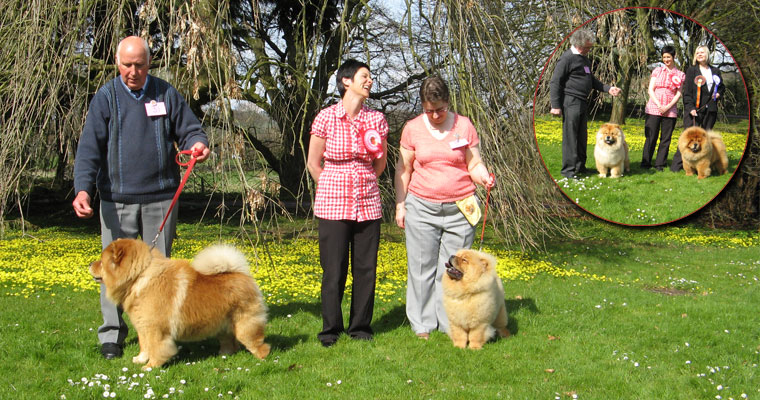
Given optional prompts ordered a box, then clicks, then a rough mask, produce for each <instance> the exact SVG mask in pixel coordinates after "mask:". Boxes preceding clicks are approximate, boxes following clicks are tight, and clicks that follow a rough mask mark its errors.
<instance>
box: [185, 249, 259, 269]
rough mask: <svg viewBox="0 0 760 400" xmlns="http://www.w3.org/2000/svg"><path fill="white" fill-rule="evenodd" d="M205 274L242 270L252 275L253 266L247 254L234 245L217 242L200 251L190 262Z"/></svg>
mask: <svg viewBox="0 0 760 400" xmlns="http://www.w3.org/2000/svg"><path fill="white" fill-rule="evenodd" d="M190 264H191V265H192V266H193V268H195V270H196V271H198V272H199V273H201V274H203V275H215V274H221V273H224V272H240V273H242V274H246V275H249V276H250V275H251V268H250V267H249V266H248V260H247V259H246V258H245V255H244V254H243V253H241V252H240V250H238V249H236V248H235V247H233V246H229V245H224V244H217V245H214V246H210V247H207V248H205V249H203V250H201V252H200V253H198V254H197V255H196V256H195V258H194V259H193V261H192V262H191V263H190Z"/></svg>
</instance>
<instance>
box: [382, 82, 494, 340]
mask: <svg viewBox="0 0 760 400" xmlns="http://www.w3.org/2000/svg"><path fill="white" fill-rule="evenodd" d="M420 101H421V103H422V109H423V113H422V114H421V115H419V116H418V117H416V118H414V119H412V120H410V121H408V122H407V123H406V125H405V126H404V130H403V131H402V133H401V146H400V148H399V158H398V160H397V162H396V176H395V183H394V186H395V189H396V224H397V225H398V226H399V227H401V228H403V229H404V230H405V236H406V253H407V266H408V274H407V291H406V315H407V318H408V319H409V323H410V324H411V326H412V330H413V331H414V332H415V334H416V335H417V336H418V337H420V338H422V339H427V338H428V337H429V336H430V332H431V331H433V330H435V329H438V330H440V331H443V332H446V333H448V330H449V323H448V318H447V317H446V312H445V311H444V309H443V297H442V288H441V279H442V278H443V274H444V273H445V266H444V265H445V263H446V261H448V259H449V257H450V256H451V255H452V254H454V253H456V251H457V250H459V249H461V248H469V247H470V246H471V245H472V242H473V239H474V238H475V227H474V224H477V221H475V222H474V223H473V224H471V223H470V222H469V221H468V219H467V217H466V216H465V215H464V213H463V211H462V210H460V207H459V206H458V205H457V201H460V200H463V199H467V198H468V197H470V196H474V194H475V184H476V183H477V184H479V185H483V186H490V185H493V183H494V182H493V178H491V177H490V176H489V173H488V170H487V169H486V167H485V165H484V164H483V161H482V160H481V158H480V153H479V152H478V147H477V146H478V143H480V141H479V140H478V134H477V132H476V131H475V127H474V126H473V125H472V122H470V120H469V118H467V117H465V116H462V115H458V114H456V113H454V112H452V111H449V89H448V87H447V86H446V82H444V81H443V79H441V78H440V77H437V76H433V77H430V78H427V79H425V81H423V82H422V86H421V87H420Z"/></svg>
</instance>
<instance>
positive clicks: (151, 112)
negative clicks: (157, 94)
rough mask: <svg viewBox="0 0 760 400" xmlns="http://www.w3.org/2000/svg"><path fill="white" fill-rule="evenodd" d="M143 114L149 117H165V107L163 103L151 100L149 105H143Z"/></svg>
mask: <svg viewBox="0 0 760 400" xmlns="http://www.w3.org/2000/svg"><path fill="white" fill-rule="evenodd" d="M145 112H146V113H147V114H148V116H149V117H161V116H164V115H166V105H164V102H163V101H158V102H157V101H155V100H151V101H150V103H145Z"/></svg>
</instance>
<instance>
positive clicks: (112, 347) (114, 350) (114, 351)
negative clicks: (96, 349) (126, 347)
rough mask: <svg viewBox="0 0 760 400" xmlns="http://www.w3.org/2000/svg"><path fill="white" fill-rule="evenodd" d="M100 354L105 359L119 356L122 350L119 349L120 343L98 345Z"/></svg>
mask: <svg viewBox="0 0 760 400" xmlns="http://www.w3.org/2000/svg"><path fill="white" fill-rule="evenodd" d="M100 354H102V355H103V357H104V358H105V359H106V360H110V359H112V358H117V357H121V355H122V354H123V351H122V350H121V345H119V344H117V343H103V345H102V346H100Z"/></svg>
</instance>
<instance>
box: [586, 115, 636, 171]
mask: <svg viewBox="0 0 760 400" xmlns="http://www.w3.org/2000/svg"><path fill="white" fill-rule="evenodd" d="M594 159H595V160H596V169H597V170H598V171H599V177H601V178H606V177H607V172H608V171H609V173H610V177H611V178H619V177H621V176H623V172H625V171H630V170H631V165H630V164H631V163H630V160H629V159H628V143H626V141H625V135H624V134H623V130H622V129H620V126H619V125H616V124H604V125H602V126H601V127H600V128H599V131H597V132H596V144H595V145H594Z"/></svg>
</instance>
